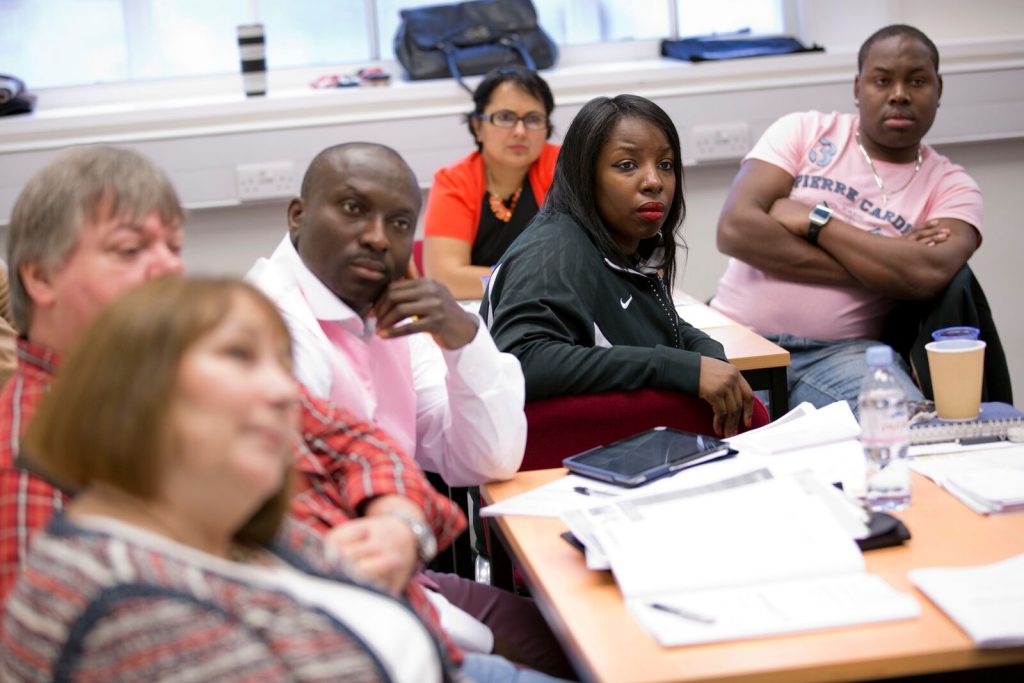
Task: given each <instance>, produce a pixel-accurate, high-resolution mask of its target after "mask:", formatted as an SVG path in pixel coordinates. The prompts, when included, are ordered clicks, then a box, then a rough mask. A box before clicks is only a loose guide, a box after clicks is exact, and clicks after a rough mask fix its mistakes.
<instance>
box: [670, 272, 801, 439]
mask: <svg viewBox="0 0 1024 683" xmlns="http://www.w3.org/2000/svg"><path fill="white" fill-rule="evenodd" d="M673 299H675V302H676V310H677V311H678V312H679V315H680V317H682V319H683V320H685V321H687V322H688V323H690V324H691V325H693V326H694V327H697V328H699V329H701V330H703V331H704V332H706V333H707V334H708V336H710V337H711V338H712V339H714V340H715V341H717V342H718V343H720V344H721V345H722V346H723V347H724V348H725V356H726V358H728V359H729V362H730V363H732V364H733V365H735V366H736V367H737V368H739V370H740V371H741V372H742V373H743V376H744V377H745V378H746V380H747V382H748V383H749V384H750V388H751V389H754V390H767V391H768V396H769V399H770V400H769V408H770V413H771V418H772V419H773V420H774V419H776V418H778V417H781V416H783V415H785V414H786V411H787V410H789V384H788V382H787V381H786V368H787V367H788V366H789V351H787V350H786V349H784V348H782V347H781V346H779V345H778V344H775V343H774V342H770V341H768V340H767V339H765V338H764V337H762V336H761V335H759V334H758V333H757V332H755V331H753V330H752V329H750V328H749V327H745V326H743V325H740V324H739V323H737V322H735V321H733V320H731V319H729V318H728V317H726V316H725V315H723V314H722V313H719V312H718V311H715V310H714V309H712V308H711V307H709V306H708V305H707V304H704V303H703V302H701V301H698V300H697V299H694V298H693V297H692V296H690V295H689V294H685V293H682V292H676V293H675V294H673Z"/></svg>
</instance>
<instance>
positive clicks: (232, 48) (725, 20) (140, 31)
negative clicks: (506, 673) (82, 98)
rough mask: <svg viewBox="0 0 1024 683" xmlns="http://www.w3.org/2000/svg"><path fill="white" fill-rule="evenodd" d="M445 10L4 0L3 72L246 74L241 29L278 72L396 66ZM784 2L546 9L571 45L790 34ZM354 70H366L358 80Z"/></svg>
mask: <svg viewBox="0 0 1024 683" xmlns="http://www.w3.org/2000/svg"><path fill="white" fill-rule="evenodd" d="M440 1H442V0H215V1H211V0H47V2H45V3H44V2H38V0H0V10H2V14H3V17H4V21H3V22H2V24H0V64H2V65H3V68H4V70H7V71H9V72H10V73H13V74H15V75H17V76H19V77H20V78H22V80H24V81H25V82H26V83H27V84H28V86H29V87H30V88H49V87H60V86H70V85H87V84H90V83H113V82H120V81H135V80H158V79H166V78H187V77H193V76H207V75H214V74H231V73H237V72H238V69H239V63H238V62H239V56H238V45H237V33H236V31H237V26H238V25H239V24H247V23H253V22H256V21H259V22H261V23H263V24H264V26H265V29H266V45H267V64H268V68H270V69H272V70H276V69H288V68H295V67H316V66H328V65H334V66H335V67H336V66H337V65H343V64H359V63H367V62H371V61H376V60H378V59H385V60H386V59H391V58H392V56H393V52H392V40H393V37H394V34H395V31H396V30H397V28H398V23H399V10H400V9H401V8H405V7H416V6H423V5H430V4H437V3H438V2H440ZM782 4H783V0H775V1H771V2H770V1H768V0H718V1H717V2H713V3H712V2H707V1H706V0H534V5H535V6H536V8H537V13H538V16H539V18H540V22H541V25H542V26H544V27H545V29H546V30H547V31H548V32H549V33H550V34H551V36H552V38H554V40H555V41H556V42H558V43H559V44H561V45H582V44H588V43H601V42H609V41H627V40H643V39H656V38H666V37H669V36H670V35H672V34H673V32H672V31H671V30H669V29H670V28H671V26H672V22H673V18H675V20H676V22H677V30H676V32H675V35H696V34H707V33H712V32H731V31H734V30H736V29H739V28H743V27H749V28H750V29H751V30H752V31H753V32H755V33H778V32H782V30H783V28H784V27H783V20H782V9H781V6H782ZM353 70H354V69H353Z"/></svg>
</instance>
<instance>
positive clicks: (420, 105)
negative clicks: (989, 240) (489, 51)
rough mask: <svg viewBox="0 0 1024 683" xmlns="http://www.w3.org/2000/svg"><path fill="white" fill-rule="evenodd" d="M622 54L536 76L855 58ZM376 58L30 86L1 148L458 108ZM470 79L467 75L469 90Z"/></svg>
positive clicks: (993, 64) (624, 74)
mask: <svg viewBox="0 0 1024 683" xmlns="http://www.w3.org/2000/svg"><path fill="white" fill-rule="evenodd" d="M940 48H941V50H942V57H943V64H942V73H943V74H944V75H951V74H959V73H970V72H972V71H979V70H982V71H993V70H1002V69H1017V68H1021V66H1022V65H1024V40H1021V39H1000V40H995V41H987V42H985V43H974V44H947V45H942V46H940ZM656 50H657V43H656V41H651V43H650V45H649V46H647V47H646V48H645V51H646V54H650V53H651V52H652V51H656ZM634 52H635V50H634ZM632 57H633V58H628V59H626V58H624V59H621V60H619V61H614V62H605V63H576V64H573V63H571V61H570V60H566V59H563V60H562V63H561V65H560V66H558V67H557V68H554V69H551V70H547V71H544V72H543V75H544V78H545V79H546V80H547V81H548V82H549V84H550V85H551V87H552V89H553V90H554V91H555V93H556V96H557V101H558V105H559V107H564V106H566V105H578V104H582V103H583V102H586V101H587V100H589V99H590V98H592V97H594V96H597V95H602V94H610V93H619V92H633V93H637V94H642V95H645V96H648V97H654V98H660V97H672V96H690V95H700V94H713V93H728V92H737V93H739V92H744V91H750V90H766V89H769V90H770V89H774V88H785V87H789V86H793V85H798V84H799V85H807V84H830V83H831V84H835V83H843V82H848V81H849V80H850V79H851V78H852V76H853V71H854V69H853V61H854V59H855V57H854V55H852V54H849V53H835V54H831V53H808V54H800V55H786V56H778V57H764V58H755V59H744V60H735V61H729V62H720V63H703V64H697V65H694V64H689V63H685V62H679V61H675V60H670V59H664V58H654V59H651V58H638V56H637V55H636V54H633V55H632ZM383 66H384V68H385V69H386V70H388V71H389V72H390V73H391V74H392V82H391V84H390V85H388V86H380V87H374V86H360V87H357V88H339V89H331V90H315V89H312V88H309V87H308V86H307V85H306V84H307V83H308V82H310V81H312V80H313V79H314V78H315V77H316V76H318V75H321V74H323V73H324V72H325V71H329V70H328V69H315V70H314V69H304V70H293V71H291V72H287V73H281V74H275V73H271V74H270V75H269V87H268V90H269V93H268V95H266V96H263V97H253V98H246V97H245V96H244V95H243V94H242V88H241V78H240V76H237V75H228V76H220V77H213V78H209V79H190V80H185V81H175V82H167V83H162V82H150V83H142V84H132V85H125V84H120V85H107V86H95V87H94V88H68V89H61V90H52V91H40V92H38V93H37V95H38V101H37V105H36V106H37V109H36V111H35V112H34V113H32V114H28V115H23V116H16V117H12V118H9V119H0V126H2V127H3V130H4V136H3V137H4V140H3V142H2V143H0V153H12V152H30V151H41V150H48V149H55V148H61V147H65V146H68V145H73V144H85V143H96V142H107V143H127V142H139V141H150V140H166V139H174V138H181V137H201V136H207V135H219V134H230V133H251V132H260V131H273V130H283V129H297V128H308V127H317V126H330V125H338V124H350V123H369V122H381V121H401V120H404V119H410V118H418V117H424V116H449V115H458V114H460V113H463V112H465V111H466V110H467V108H468V97H467V95H466V93H465V92H464V91H463V90H462V89H461V88H459V87H458V85H457V84H455V82H454V81H452V80H448V79H444V80H436V81H420V82H406V81H403V80H402V79H401V76H400V75H399V74H400V73H401V69H400V67H399V66H398V65H397V64H385V65H383ZM477 80H478V78H472V79H468V81H469V83H470V85H471V87H472V85H474V84H475V83H476V81H477Z"/></svg>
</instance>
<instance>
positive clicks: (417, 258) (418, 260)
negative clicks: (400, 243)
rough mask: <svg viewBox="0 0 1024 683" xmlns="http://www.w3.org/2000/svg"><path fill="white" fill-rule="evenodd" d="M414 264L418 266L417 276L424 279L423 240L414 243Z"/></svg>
mask: <svg viewBox="0 0 1024 683" xmlns="http://www.w3.org/2000/svg"><path fill="white" fill-rule="evenodd" d="M412 263H413V265H414V266H416V274H417V275H419V276H420V277H423V240H416V241H415V242H413V243H412Z"/></svg>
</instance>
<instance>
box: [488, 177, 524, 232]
mask: <svg viewBox="0 0 1024 683" xmlns="http://www.w3.org/2000/svg"><path fill="white" fill-rule="evenodd" d="M522 193H523V186H522V185H520V186H519V188H518V189H517V190H516V191H515V193H514V194H513V195H512V201H511V202H509V204H508V206H505V200H504V199H502V198H501V197H499V196H498V195H496V194H494V193H493V192H488V193H487V204H488V205H489V206H490V207H491V213H493V214H494V217H495V218H497V219H498V220H499V221H501V222H502V223H508V222H509V221H510V220H511V219H512V213H513V212H514V211H515V210H516V204H518V203H519V195H521V194H522Z"/></svg>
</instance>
